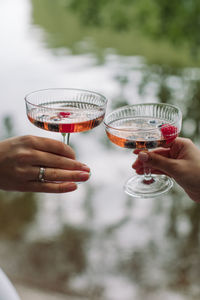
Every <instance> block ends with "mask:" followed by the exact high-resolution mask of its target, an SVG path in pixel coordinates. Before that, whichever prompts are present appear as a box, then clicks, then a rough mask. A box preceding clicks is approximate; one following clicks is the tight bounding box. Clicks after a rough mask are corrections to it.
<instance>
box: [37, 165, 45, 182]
mask: <svg viewBox="0 0 200 300" xmlns="http://www.w3.org/2000/svg"><path fill="white" fill-rule="evenodd" d="M44 176H45V168H44V167H40V168H39V175H38V181H40V182H45V179H44Z"/></svg>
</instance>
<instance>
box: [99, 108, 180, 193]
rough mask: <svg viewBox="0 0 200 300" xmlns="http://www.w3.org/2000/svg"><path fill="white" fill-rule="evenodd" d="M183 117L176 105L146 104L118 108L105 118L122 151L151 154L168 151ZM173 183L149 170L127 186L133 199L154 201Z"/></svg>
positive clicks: (131, 180) (109, 133)
mask: <svg viewBox="0 0 200 300" xmlns="http://www.w3.org/2000/svg"><path fill="white" fill-rule="evenodd" d="M181 123H182V113H181V111H180V109H179V108H178V107H176V106H174V105H170V104H165V103H145V104H135V105H127V106H123V107H121V108H118V109H116V110H114V111H113V112H111V113H110V114H108V115H107V116H106V117H105V121H104V124H105V129H106V134H107V136H108V138H109V139H110V141H111V142H112V143H114V144H116V145H118V146H120V147H124V148H130V149H140V150H144V151H148V149H154V148H157V147H167V146H169V144H170V143H171V142H172V141H173V140H174V139H175V138H176V137H177V136H178V134H179V132H180V130H181ZM172 185H173V181H172V180H171V179H170V178H169V177H168V176H166V175H151V170H150V169H149V168H147V167H146V166H145V163H144V175H137V174H135V175H134V176H133V177H131V178H130V179H129V180H128V181H127V182H126V184H125V185H124V191H125V192H126V193H127V194H129V195H131V196H133V197H141V198H150V197H155V196H158V195H161V194H163V193H165V192H167V191H168V190H169V189H170V188H171V187H172Z"/></svg>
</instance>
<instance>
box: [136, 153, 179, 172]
mask: <svg viewBox="0 0 200 300" xmlns="http://www.w3.org/2000/svg"><path fill="white" fill-rule="evenodd" d="M138 159H139V160H140V161H141V162H143V163H145V166H146V167H150V168H152V169H154V168H155V169H157V170H159V171H161V172H164V173H167V174H169V175H171V176H175V174H177V172H179V164H178V162H177V160H175V159H171V158H168V157H165V156H162V155H160V154H156V153H153V152H141V153H139V155H138Z"/></svg>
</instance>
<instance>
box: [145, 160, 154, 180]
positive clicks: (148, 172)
mask: <svg viewBox="0 0 200 300" xmlns="http://www.w3.org/2000/svg"><path fill="white" fill-rule="evenodd" d="M152 179H153V178H152V176H151V169H150V168H149V167H146V166H145V163H144V181H150V180H152Z"/></svg>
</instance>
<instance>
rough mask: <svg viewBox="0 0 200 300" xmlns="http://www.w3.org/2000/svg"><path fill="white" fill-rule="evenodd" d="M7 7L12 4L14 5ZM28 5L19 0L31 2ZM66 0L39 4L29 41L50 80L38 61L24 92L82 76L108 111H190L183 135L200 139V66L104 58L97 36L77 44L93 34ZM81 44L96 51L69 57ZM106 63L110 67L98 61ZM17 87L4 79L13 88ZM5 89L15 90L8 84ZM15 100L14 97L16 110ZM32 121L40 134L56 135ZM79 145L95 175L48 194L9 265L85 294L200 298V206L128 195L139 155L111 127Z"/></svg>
mask: <svg viewBox="0 0 200 300" xmlns="http://www.w3.org/2000/svg"><path fill="white" fill-rule="evenodd" d="M3 3H4V5H5V1H4V2H3ZM7 3H8V4H7V5H10V6H9V7H10V8H11V6H12V1H11V0H9V1H8V2H7ZM27 3H29V2H28V1H25V0H24V1H22V0H21V1H20V4H21V5H22V6H23V5H25V4H27ZM62 3H64V1H58V2H56V1H36V0H34V1H32V5H33V7H32V18H33V20H32V21H33V23H34V25H31V32H34V35H33V36H32V37H29V39H30V41H31V43H36V44H34V45H35V46H34V47H33V48H31V49H32V50H31V51H32V55H33V57H37V60H35V63H36V66H37V68H38V70H42V72H40V76H41V82H40V80H39V79H40V78H39V79H38V78H37V80H38V81H37V80H36V79H35V78H36V77H37V76H38V72H36V70H35V69H34V67H33V65H30V66H31V68H30V70H31V72H30V73H31V74H30V75H28V76H30V77H28V80H27V82H22V83H21V85H18V86H17V85H15V86H14V87H15V89H16V91H17V95H21V96H22V95H23V94H24V85H26V83H27V86H26V88H28V89H30V90H33V89H37V84H39V82H40V84H41V83H44V84H45V85H47V84H50V85H51V84H52V85H57V86H58V85H59V83H60V84H65V85H68V84H69V83H70V84H71V83H72V82H73V83H75V82H77V81H78V82H77V85H81V87H83V86H84V84H86V87H87V88H89V87H90V89H95V90H98V91H99V92H101V93H103V94H106V96H108V97H109V106H108V111H110V110H111V109H113V108H116V107H118V106H120V105H124V104H127V103H130V104H131V103H136V102H140V101H146V102H148V101H152V100H156V101H160V102H165V103H172V104H176V105H179V106H180V107H181V109H182V111H183V117H184V122H183V123H184V125H183V130H182V135H184V136H188V137H191V138H192V139H193V140H195V141H196V143H199V142H200V141H199V128H200V127H199V120H200V77H199V70H194V69H178V70H177V69H176V68H174V67H169V66H168V67H167V66H163V65H159V66H158V65H150V66H149V65H146V64H145V63H144V60H143V59H142V58H138V57H132V56H127V57H126V56H119V55H117V54H114V51H112V52H110V51H107V50H104V51H103V52H102V53H103V54H102V56H101V60H99V55H96V54H99V53H100V51H99V49H96V47H91V45H94V44H93V43H92V40H91V39H89V44H87V43H86V42H84V44H83V43H82V44H81V43H78V42H79V41H80V40H84V41H86V40H87V39H86V38H85V31H84V28H83V29H82V31H79V30H78V29H77V28H76V27H73V26H72V25H71V24H76V20H75V19H74V18H75V17H74V16H73V15H71V14H70V13H69V12H68V14H69V18H68V19H66V18H65V14H63V15H62V14H57V13H56V7H57V9H58V11H60V8H59V7H58V6H59V5H61V4H62ZM2 7H3V6H2ZM25 7H26V6H25ZM46 9H48V11H49V10H53V12H54V14H51V15H52V16H53V19H52V18H51V20H50V22H49V20H48V19H45V18H44V12H45V10H46ZM74 26H75V25H74ZM36 27H37V30H36V31H34V30H35V28H36ZM71 28H73V31H72V30H71ZM13 30H14V29H13ZM13 32H14V31H13ZM37 32H38V33H39V35H37ZM59 32H60V35H59ZM41 33H42V34H41ZM87 33H88V32H87ZM96 35H97V36H98V33H97V32H96ZM55 37H56V40H55ZM42 39H44V40H45V41H46V43H48V47H49V49H47V48H46V47H47V45H46V44H45V45H44V42H43V40H42ZM30 41H29V42H30ZM57 41H59V43H58V44H56V43H57ZM26 43H27V41H26V39H23V40H21V47H22V48H23V46H24V47H26V45H27V44H26ZM60 44H62V47H63V49H62V51H60V52H59V51H57V52H56V55H57V56H55V55H54V53H55V49H54V50H53V49H51V47H53V48H54V47H56V46H59V45H60ZM77 45H79V46H78V48H77ZM80 45H82V48H81V47H80ZM64 47H66V50H65V48H64ZM127 47H128V46H127ZM75 49H79V51H80V52H82V53H87V51H88V49H89V51H90V52H89V53H88V54H87V55H85V54H84V55H80V56H78V55H77V56H76V57H74V56H73V55H71V54H69V53H74V52H76V53H77V52H78V51H75ZM96 51H97V52H96ZM97 58H98V59H97ZM6 59H7V60H8V58H6V57H5V60H6ZM12 59H13V60H14V58H12ZM39 61H41V62H42V67H41V65H40V64H39ZM100 61H101V63H102V65H99V64H98V63H99V62H100ZM14 65H15V64H14ZM3 66H4V70H5V65H4V64H3ZM61 66H62V67H61ZM10 68H11V66H10ZM45 68H46V69H45ZM4 70H3V71H4ZM11 70H12V68H11ZM38 70H37V71H38ZM50 70H51V74H50ZM3 71H2V70H1V72H3ZM27 71H28V69H27V60H26V59H24V61H23V60H21V68H20V69H18V73H19V74H20V76H21V77H22V78H25V77H26V76H27V74H28V72H27ZM80 74H81V75H80ZM45 76H46V81H45V80H44V78H45ZM68 79H69V80H68ZM70 80H71V81H70ZM99 82H101V84H100V86H99ZM9 83H10V82H9V80H7V81H6V80H5V87H6V89H8V87H9ZM45 87H46V86H45ZM2 93H3V94H4V93H5V94H6V92H5V88H4V90H3V92H2ZM21 96H20V97H21ZM20 97H19V96H18V97H17V98H16V101H18V102H17V103H18V104H12V105H14V107H15V105H16V106H18V105H19V107H20V114H22V112H21V111H22V107H23V105H24V104H21V102H20V101H22V97H21V98H20ZM11 101H12V100H10V102H11ZM7 102H9V101H7ZM12 105H11V103H8V106H9V107H13V106H12ZM18 109H19V108H18ZM12 112H13V111H12V110H11V111H10V113H11V114H12ZM23 114H24V119H23V117H22V119H21V122H22V123H23V124H21V126H20V128H23V127H24V122H25V120H26V117H25V111H23ZM27 122H28V121H27ZM26 125H27V128H28V130H30V132H31V133H33V134H36V135H40V134H41V135H43V136H46V134H47V133H44V132H42V130H39V129H37V128H33V127H31V125H30V124H28V123H26ZM21 132H22V133H23V134H25V133H27V132H26V131H22V130H21ZM50 137H52V135H50ZM53 138H58V137H57V136H56V135H54V136H53ZM71 142H72V145H73V147H74V148H75V150H76V153H77V156H78V157H79V158H80V160H83V161H84V162H87V164H88V165H89V166H90V167H91V169H92V177H91V179H90V181H89V182H88V183H85V184H83V185H81V186H80V187H79V189H78V191H77V192H75V193H72V194H69V195H68V194H66V195H63V196H61V195H59V196H58V195H46V196H44V195H41V196H40V199H39V200H38V203H39V208H40V211H39V213H38V215H37V222H36V223H35V226H33V227H31V228H30V231H29V234H28V235H26V236H25V237H24V239H23V240H21V241H20V243H17V242H16V241H15V242H13V241H10V242H9V243H8V244H7V246H5V245H4V247H5V249H6V250H5V251H3V250H1V252H0V254H1V257H2V258H3V259H2V266H3V267H5V269H7V270H8V271H9V272H10V273H12V274H14V276H15V277H16V278H18V279H21V280H24V281H27V282H31V283H34V284H37V285H39V286H41V287H46V288H48V289H55V290H57V291H62V292H65V293H69V294H72V295H77V296H80V297H81V298H82V297H83V299H84V297H85V298H86V299H91V300H95V299H108V300H118V299H119V300H121V299H123V300H129V299H130V300H131V299H145V300H146V299H154V300H156V299H162V300H165V299H181V300H182V299H199V298H200V288H199V278H200V252H199V226H200V208H199V206H197V205H196V204H194V203H192V201H190V200H189V199H188V197H187V196H186V195H185V194H184V193H183V191H182V190H181V189H180V188H179V187H177V186H176V185H175V187H174V188H173V190H172V191H171V192H170V193H169V194H167V195H166V196H162V198H156V199H154V200H153V199H141V200H138V199H137V200H136V199H133V198H131V197H129V196H127V195H125V194H124V193H123V190H122V187H123V182H124V178H126V177H127V176H128V173H129V174H131V172H132V170H131V163H132V161H133V159H134V157H133V155H132V153H130V151H128V150H125V149H120V148H117V147H115V146H113V145H111V143H109V141H108V140H107V138H106V136H105V133H104V129H103V126H99V128H96V129H94V130H93V131H90V132H88V133H83V134H77V135H76V134H74V135H73V136H72V138H71ZM91 149H92V151H91ZM8 218H9V215H8ZM9 220H10V222H11V224H12V219H11V218H10V219H9ZM13 243H14V249H15V253H14V254H13V250H12V249H13ZM10 245H12V247H11V246H10ZM2 249H4V248H2ZM8 260H9V261H10V262H11V263H10V264H8V263H7V262H8ZM12 263H13V264H14V266H15V269H14V270H13V268H12V267H11V266H12ZM19 270H20V272H19Z"/></svg>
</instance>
